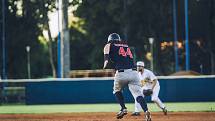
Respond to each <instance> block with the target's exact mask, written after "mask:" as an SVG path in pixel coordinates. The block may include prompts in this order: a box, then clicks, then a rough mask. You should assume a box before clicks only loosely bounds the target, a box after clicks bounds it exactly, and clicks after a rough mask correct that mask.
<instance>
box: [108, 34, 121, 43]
mask: <svg viewBox="0 0 215 121" xmlns="http://www.w3.org/2000/svg"><path fill="white" fill-rule="evenodd" d="M115 41H121V38H120V36H119V34H117V33H112V34H110V35H109V36H108V42H115Z"/></svg>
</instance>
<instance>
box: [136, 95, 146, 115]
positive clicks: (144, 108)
mask: <svg viewBox="0 0 215 121" xmlns="http://www.w3.org/2000/svg"><path fill="white" fill-rule="evenodd" d="M136 100H137V102H138V103H139V104H140V105H141V107H142V109H143V110H144V112H146V111H148V107H147V104H146V101H145V99H144V98H143V97H142V96H138V97H137V98H136Z"/></svg>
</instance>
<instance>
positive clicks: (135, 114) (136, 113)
mask: <svg viewBox="0 0 215 121" xmlns="http://www.w3.org/2000/svg"><path fill="white" fill-rule="evenodd" d="M131 116H140V112H133V113H132V114H131Z"/></svg>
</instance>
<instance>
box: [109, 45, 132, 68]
mask: <svg viewBox="0 0 215 121" xmlns="http://www.w3.org/2000/svg"><path fill="white" fill-rule="evenodd" d="M109 56H110V60H111V61H112V62H113V65H114V68H115V69H116V70H119V69H132V68H134V67H135V66H134V60H133V55H132V52H131V50H130V48H129V47H128V45H127V44H125V43H122V42H119V43H111V45H110V53H109Z"/></svg>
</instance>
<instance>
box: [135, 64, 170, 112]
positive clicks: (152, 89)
mask: <svg viewBox="0 0 215 121" xmlns="http://www.w3.org/2000/svg"><path fill="white" fill-rule="evenodd" d="M137 70H138V72H139V76H140V79H141V83H142V89H143V94H144V95H145V96H151V100H152V101H154V102H155V103H156V104H157V106H158V107H159V108H161V109H162V110H163V112H164V115H167V109H166V108H165V105H164V104H163V103H162V102H161V100H160V99H159V97H158V94H159V91H160V85H159V82H158V79H157V77H156V76H155V75H154V74H153V72H152V71H150V70H148V69H145V68H144V62H142V61H138V62H137ZM140 109H141V107H140V105H139V104H138V103H137V101H136V100H135V112H133V113H132V114H131V115H132V116H139V115H140Z"/></svg>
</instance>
